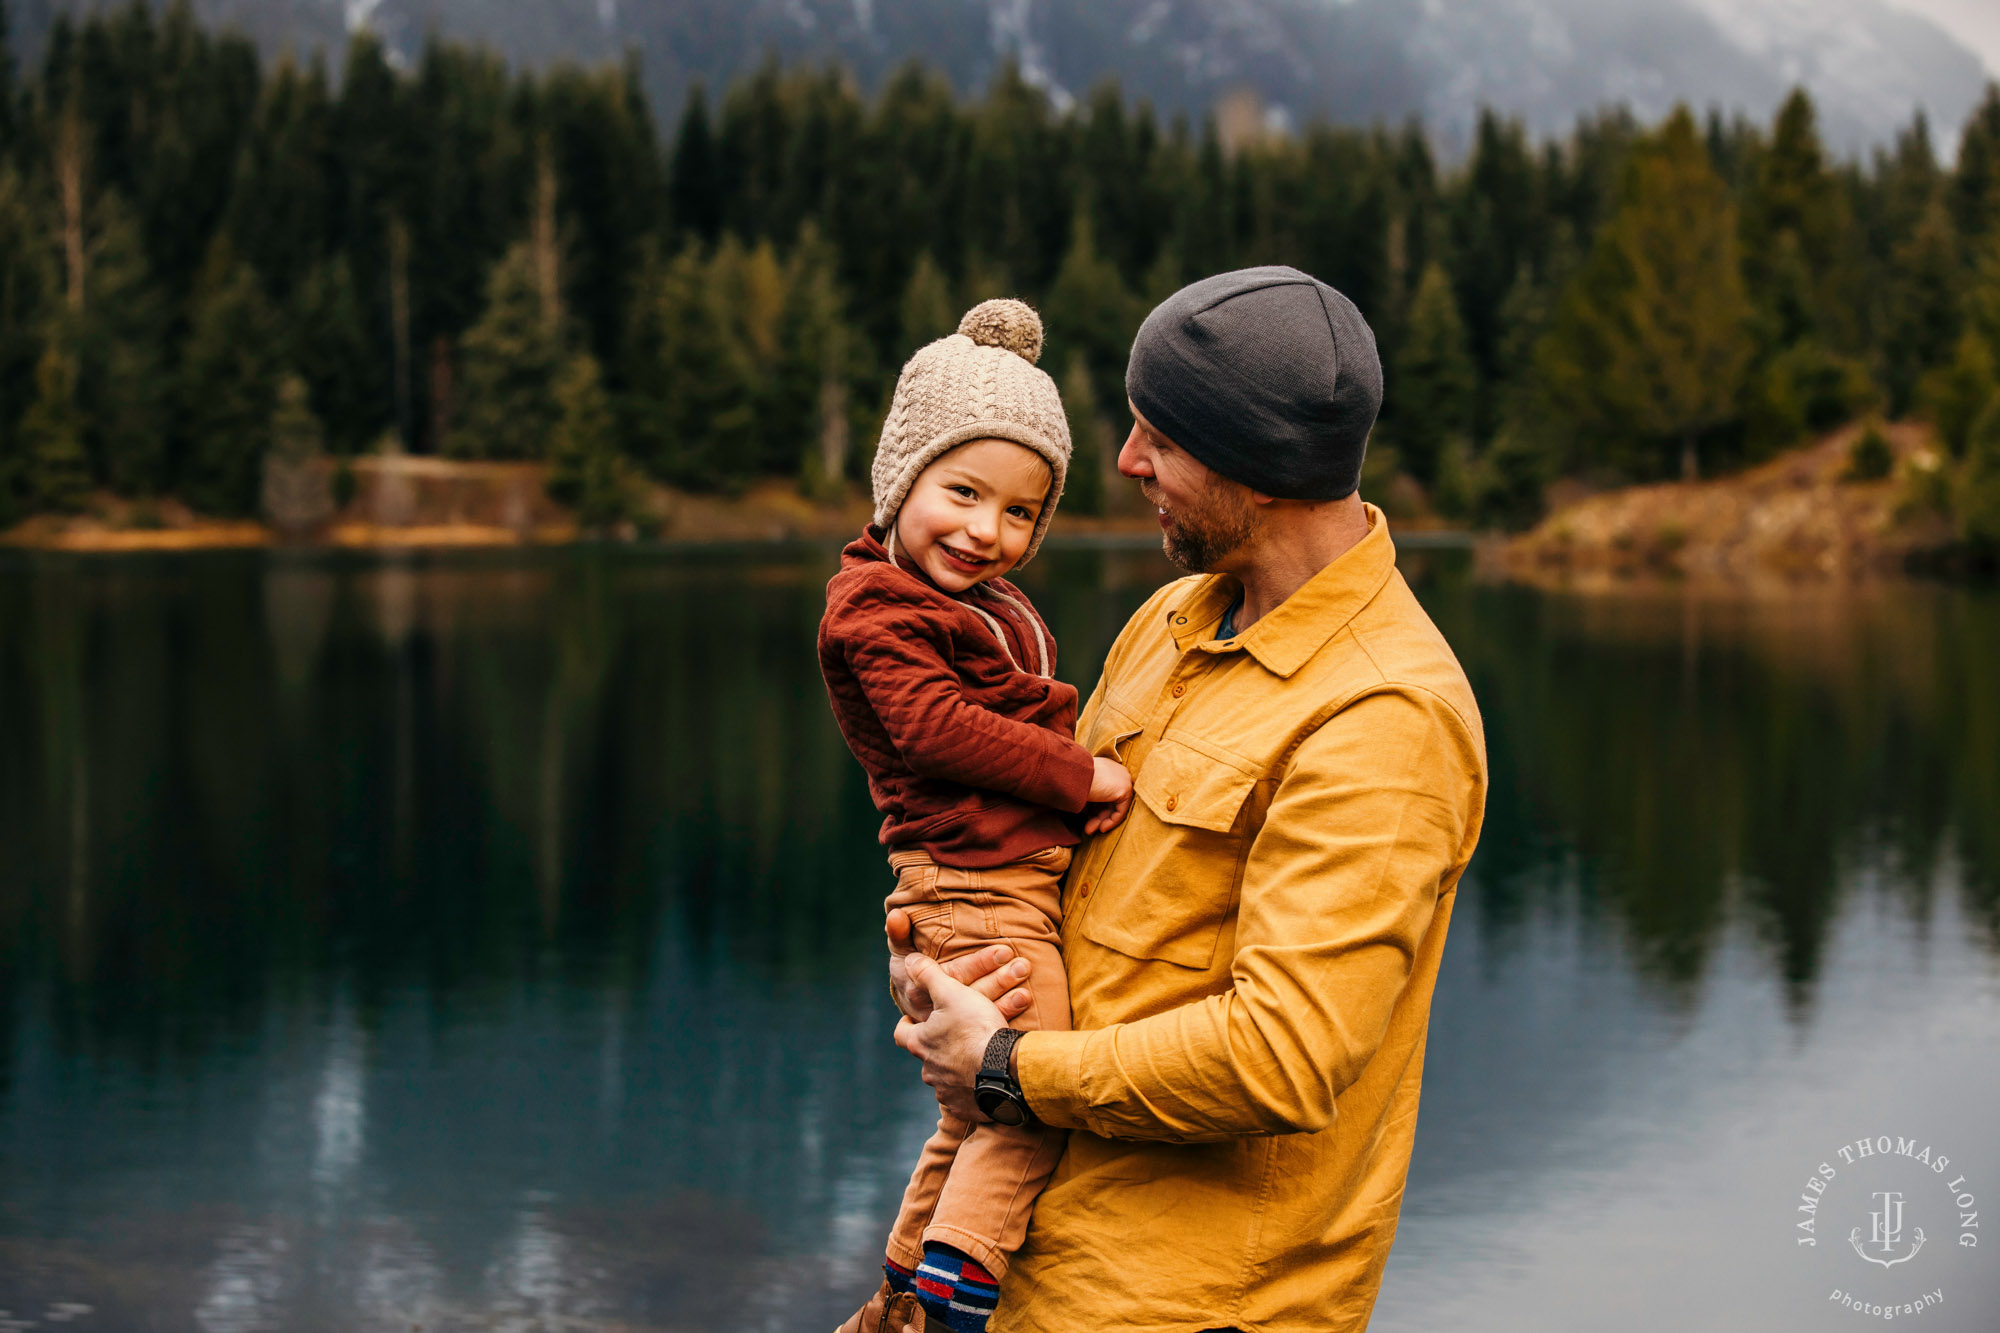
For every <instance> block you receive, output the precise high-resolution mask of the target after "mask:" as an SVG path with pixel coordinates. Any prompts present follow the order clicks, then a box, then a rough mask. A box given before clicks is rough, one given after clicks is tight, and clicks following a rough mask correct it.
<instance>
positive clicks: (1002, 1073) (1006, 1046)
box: [979, 1028, 1025, 1094]
mask: <svg viewBox="0 0 2000 1333" xmlns="http://www.w3.org/2000/svg"><path fill="white" fill-rule="evenodd" d="M1023 1035H1025V1034H1023V1033H1022V1032H1021V1031H1020V1029H1018V1028H1001V1029H1000V1030H999V1031H998V1032H995V1033H994V1034H993V1035H992V1037H990V1038H988V1039H987V1042H986V1054H985V1056H984V1057H983V1058H982V1059H981V1060H980V1062H979V1076H980V1077H981V1078H998V1079H1005V1080H1006V1081H1007V1084H1008V1086H1009V1087H1011V1088H1013V1090H1014V1091H1015V1093H1016V1094H1018V1093H1019V1092H1020V1088H1019V1086H1018V1085H1016V1084H1015V1082H1014V1074H1013V1062H1014V1060H1013V1057H1014V1043H1015V1042H1018V1041H1019V1040H1021V1038H1022V1036H1023Z"/></svg>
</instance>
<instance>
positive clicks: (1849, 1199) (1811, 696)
mask: <svg viewBox="0 0 2000 1333" xmlns="http://www.w3.org/2000/svg"><path fill="white" fill-rule="evenodd" d="M835 562H836V552H835V551H834V549H833V548H831V547H812V546H804V547H762V548H745V549H709V550H598V549H582V548H579V549H570V550H560V551H548V552H538V553H512V554H487V555H479V554H461V555H451V556H435V557H430V556H410V557H330V556H315V555H294V554H287V553H275V554H268V555H266V554H227V555H222V554H218V555H189V556H178V557H153V558H141V557H121V558H98V559H75V558H63V557H55V556H23V555H12V556H6V557H4V558H0V849H4V856H3V857H0V1329H20V1328H28V1327H40V1328H56V1327H66V1328H74V1329H107V1330H109V1329H116V1330H123V1329H146V1330H183V1329H187V1330H203V1331H204V1333H248V1330H254V1329H283V1330H322V1329H324V1330H382V1331H384V1333H387V1331H389V1330H396V1331H398V1333H401V1331H403V1330H410V1329H413V1328H419V1327H420V1328H422V1329H423V1330H428V1331H437V1330H458V1329H464V1330H474V1329H477V1330H489V1329H491V1330H500V1329H505V1330H531V1329H605V1330H611V1329H621V1330H641V1329H644V1330H676V1331H677V1333H688V1331H691V1330H704V1331H705V1330H723V1329H729V1330H742V1329H755V1330H771V1331H772V1333H777V1331H779V1330H809V1329H830V1328H831V1327H832V1326H833V1325H834V1324H835V1322H837V1321H838V1320H839V1319H840V1318H842V1317H844V1316H845V1315H846V1314H847V1313H848V1312H849V1311H851V1310H852V1308H853V1307H854V1306H855V1305H856V1304H858V1302H859V1300H860V1299H861V1297H862V1296H863V1295H865V1294H866V1293H867V1292H868V1291H869V1290H871V1289H872V1288H873V1286H874V1282H875V1273H876V1269H875V1265H876V1264H877V1263H878V1262H879V1257H880V1253H881V1241H882V1238H883V1234H884V1232H885V1229H886V1226H887V1223H888V1220H889V1218H890V1217H891V1215H892V1214H893V1212H894V1208H895V1204H896V1200H897V1198H898V1196H899V1193H900V1190H901V1186H902V1182H903V1180H904V1178H905V1175H906V1173H907V1170H908V1167H909V1165H910V1163H911V1162H912V1161H913V1159H914V1153H915V1150H916V1147H917V1145H918V1144H919V1143H920V1142H921V1141H922V1140H923V1138H924V1137H925V1135H926V1133H927V1131H928V1129H929V1125H930V1122H931V1119H932V1117H933V1114H934V1106H933V1104H932V1102H931V1101H930V1099H929V1097H928V1096H927V1095H926V1093H925V1090H924V1088H923V1087H922V1085H921V1084H920V1083H919V1082H918V1081H917V1076H916V1074H917V1071H916V1068H915V1066H914V1064H913V1063H912V1062H911V1061H909V1059H908V1058H907V1057H905V1056H903V1055H902V1054H901V1053H900V1052H898V1051H896V1050H895V1049H894V1047H893V1046H892V1045H891V1044H890V1042H889V1038H888V1033H889V1029H890V1026H891V1017H892V1011H891V1009H890V1007H889V1004H888V1000H887V997H886V994H885V988H884V986H883V984H882V976H883V974H882V947H881V943H880V912H881V908H880V901H881V897H882V894H883V893H884V892H885V890H886V886H887V883H888V877H887V872H886V869H885V866H884V863H883V858H882V854H881V850H880V849H879V848H878V847H877V846H876V845H875V841H874V833H875V828H876V825H877V823H878V820H877V817H876V815H875V813H874V811H873V809H872V808H871V806H870V805H869V802H868V798H867V794H866V791H865V789H864V786H863V781H862V777H861V773H860V770H859V768H858V766H857V765H856V764H855V763H854V761H853V760H852V759H851V758H850V757H849V755H848V754H847V752H846V750H845V748H844V747H843V746H842V744H841V741H840V738H839V735H838V733H837V732H836V731H835V729H834V726H833V722H832V719H831V716H830V714H829V712H828V709H827V705H826V701H825V696H824V693H823V690H822V687H821V685H820V681H819V677H818V671H817V665H816V661H815V657H814V652H813V638H814V630H815V627H816V624H817V621H818V616H819V612H820V607H821V588H822V586H823V585H824V582H825V580H826V579H827V577H828V576H829V575H830V574H831V573H832V571H833V569H834V568H835ZM1402 563H1403V567H1404V571H1405V573H1406V574H1407V575H1408V576H1409V578H1410V579H1411V581H1412V583H1413V585H1415V586H1416V587H1417V589H1418V592H1419V594H1420V596H1421V597H1422V598H1423V600H1424V602H1425V604H1426V606H1427V607H1428V608H1429V609H1430V611H1431V614H1432V615H1433V616H1434V617H1435V619H1436V620H1437V622H1438V624H1439V626H1440V627H1441V628H1442V629H1443V631H1444V632H1445V634H1446V636H1447V637H1448V638H1449V639H1450V640H1451V642H1452V644H1453V646H1454V648H1455V649H1456V650H1457V652H1458V653H1459V655H1460V658H1461V660H1462V661H1463V662H1464V663H1465V666H1466V669H1467V672H1468V673H1469V675H1470V676H1471V678H1472V682H1473V686H1474V688H1475V690H1476V691H1477V693H1478V695H1479V699H1480V701H1481V705H1482V708H1483V709H1484V712H1485V720H1486V726H1487V733H1488V740H1489V745H1490V749H1491V763H1492V776H1493V784H1492V796H1491V800H1490V803H1489V807H1488V817H1487V825H1486V833H1485V837H1484V840H1483V843H1482V845H1481V848H1480V851H1479V855H1478V857H1477V859H1476V860H1475V862H1474V864H1473V867H1472V870H1471V871H1470V872H1469V874H1468V875H1467V876H1466V878H1465V881H1464V883H1463V884H1462V885H1461V887H1460V889H1459V891H1458V892H1459V904H1458V908H1457V912H1456V916H1455V919H1454V921H1453V924H1452V933H1451V937H1450V943H1449V947H1448V948H1447V950H1446V952H1445V963H1444V974H1443V976H1442V978H1441V980H1440V984H1439V986H1438V990H1437V996H1436V1001H1435V1008H1434V1013H1433V1020H1432V1026H1431V1035H1430V1047H1429V1052H1428V1058H1427V1064H1426V1071H1425V1074H1426V1076H1425V1086H1424V1100H1423V1108H1422V1114H1421V1119H1420V1123H1419V1130H1418V1136H1417V1148H1416V1157H1415V1161H1414V1165H1413V1168H1412V1171H1411V1176H1410V1183H1409V1190H1408V1195H1407V1198H1406V1202H1405V1207H1404V1213H1403V1225H1402V1230H1401V1233H1400V1235H1399V1239H1398V1242H1397V1246H1396V1249H1395V1252H1394V1255H1393V1257H1392V1259H1391V1261H1390V1264H1389V1269H1388V1274H1387V1277H1386V1280H1385V1282H1384V1286H1383V1291H1382V1296H1381V1300H1380V1303H1379V1305H1378V1307H1377V1312H1376V1317H1375V1320H1374V1324H1373V1328H1375V1329H1377V1330H1383V1331H1385V1333H1392V1331H1402V1330H1408V1331H1410V1333H1416V1331H1418V1330H1439V1329H1476V1330H1481V1331H1482V1333H1514V1331H1515V1330H1520V1331H1521V1333H1526V1331H1527V1330H1536V1331H1537V1333H1540V1331H1541V1330H1546V1329H1551V1328H1553V1329H1584V1328H1590V1329H1616V1330H1619V1333H1655V1331H1657V1333H1681V1331H1682V1330H1687V1329H1702V1330H1745V1331H1746V1333H1747V1331H1748V1330H1757V1331H1758V1333H1768V1331H1770V1330H1791V1329H1798V1330H1811V1329H1820V1328H1832V1327H1848V1326H1854V1325H1856V1324H1857V1323H1860V1324H1866V1323H1870V1322H1872V1321H1875V1320H1877V1319H1879V1318H1880V1315H1879V1314H1873V1313H1870V1312H1869V1308H1868V1307H1870V1306H1873V1307H1881V1306H1884V1305H1886V1306H1891V1307H1898V1308H1900V1306H1899V1303H1909V1304H1911V1305H1912V1306H1913V1307H1915V1308H1916V1313H1918V1314H1920V1315H1921V1317H1922V1320H1923V1327H1925V1328H1928V1329H1934V1330H1937V1329H1955V1330H1967V1331H1971V1330H1983V1331H1988V1333H1990V1330H1992V1329H1993V1328H1995V1327H1996V1326H2000V1253H1996V1250H2000V1238H1996V1237H1995V1236H1994V1235H1992V1234H1991V1232H1992V1231H1993V1229H1994V1228H1993V1227H1992V1226H1990V1225H1989V1226H1987V1227H1985V1228H1984V1229H1981V1227H1980V1225H1979V1219H1978V1217H1977V1216H1976V1214H1977V1213H1979V1212H1981V1211H1984V1212H1986V1213H1988V1214H1989V1215H1991V1216H1996V1217H2000V1212H1995V1209H2000V595H1996V594H1995V593H1994V592H1993V591H1990V590H1986V591H1981V590H1975V589H1964V588H1953V587H1946V586H1939V585H1930V584H1903V585H1897V584H1886V585H1880V586H1875V587H1870V588H1864V589H1858V590H1845V591H1823V590H1822V591H1805V592H1798V593H1795V594H1791V595H1783V596H1779V595H1772V594H1768V593H1757V594H1753V593H1739V594H1724V593H1715V592H1699V591H1694V590H1676V589H1673V588H1666V589H1655V590H1651V591H1645V592H1634V593H1633V594H1631V595H1629V596H1625V597H1620V598H1617V599H1605V598H1593V597H1585V596H1581V595H1570V594H1563V593H1550V592H1539V591H1533V590H1529V589H1525V588H1520V587H1510V586H1505V585H1499V584H1494V583H1488V582H1484V581H1481V580H1480V579H1479V578H1477V577H1475V575H1474V572H1473V570H1472V568H1471V564H1470V561H1469V558H1468V557H1467V556H1466V554H1465V553H1463V552H1453V551H1446V550H1406V551H1405V552H1404V555H1403V559H1402ZM1170 572H1171V571H1170V570H1169V569H1168V567H1167V566H1166V565H1165V563H1164V562H1163V561H1162V560H1161V559H1160V557H1159V556H1158V554H1157V553H1156V552H1152V551H1149V550H1144V549H1121V548H1117V547H1110V548H1104V547H1077V546H1070V547H1059V546H1053V545H1052V547H1051V549H1050V550H1049V551H1048V552H1047V553H1046V554H1045V555H1044V556H1043V557H1042V558H1041V559H1040V560H1039V561H1038V562H1037V563H1036V565H1035V566H1034V567H1032V568H1031V569H1030V570H1029V571H1026V572H1025V574H1024V577H1023V579H1022V582H1023V583H1024V584H1026V585H1027V586H1028V588H1029V590H1030V591H1031V592H1032V593H1033V594H1034V596H1035V597H1036V599H1037V601H1038V603H1039V604H1040V605H1041V606H1042V608H1043V610H1044V611H1045V613H1046V614H1047V615H1048V618H1049V620H1050V621H1051V623H1052V625H1053V627H1054V629H1055V630H1056V632H1057V635H1058V637H1059V640H1060V643H1061V645H1062V662H1061V673H1060V674H1062V675H1064V676H1065V677H1066V678H1068V679H1070V680H1072V681H1075V682H1078V683H1080V684H1082V685H1084V686H1085V688H1088V685H1089V683H1090V681H1091V680H1092V679H1094V676H1095V668H1096V665H1097V664H1098V663H1099V662H1101V660H1102V656H1103V653H1104V650H1105V648H1106V647H1107V646H1108V644H1109V643H1110V640H1111V638H1112V636H1113V634H1114V633H1115V632H1116V631H1117V629H1118V627H1119V626H1120V625H1121V624H1122V623H1123V620H1124V618H1125V616H1126V615H1127V614H1128V613H1129V612H1130V611H1131V610H1132V609H1133V608H1134V607H1135V606H1137V605H1138V603H1139V602H1140V601H1141V600H1142V599H1143V598H1144V596H1145V595H1146V594H1147V593H1148V592H1150V591H1151V590H1152V588H1154V587H1155V586H1157V585H1158V583H1159V582H1161V581H1162V580H1163V579H1164V578H1166V577H1167V576H1168V575H1169V574H1170ZM1878 1142H1879V1143H1880V1144H1881V1145H1882V1147H1881V1149H1880V1150H1879V1151H1878V1150H1877V1146H1876V1145H1877V1144H1878ZM1857 1144H1861V1145H1862V1146H1861V1147H1859V1148H1857V1147H1856V1145H1857ZM1919 1149H1921V1150H1922V1154H1923V1155H1922V1156H1921V1157H1920V1156H1919ZM1843 1152H1844V1153H1845V1155H1843ZM1938 1157H1948V1158H1949V1159H1950V1162H1949V1166H1948V1167H1947V1168H1944V1169H1939V1168H1938V1167H1937V1165H1936V1159H1937V1158H1938ZM1822 1165H1824V1166H1825V1167H1827V1168H1829V1170H1830V1171H1831V1173H1832V1174H1830V1175H1822V1174H1821V1167H1822ZM1813 1182H1817V1185H1815V1184H1814V1183H1813ZM1889 1196H1894V1197H1893V1199H1892V1198H1890V1197H1889ZM1802 1201H1803V1202H1802ZM1805 1204H1813V1205H1816V1207H1815V1208H1814V1209H1813V1210H1811V1211H1801V1210H1802V1207H1803V1206H1804V1205H1805ZM1982 1204H1983V1207H1982ZM1817 1205H1823V1206H1817ZM1967 1214H1973V1215H1974V1216H1972V1217H1971V1218H1970V1219H1969V1220H1968V1217H1967ZM1802 1220H1811V1221H1816V1222H1817V1226H1816V1227H1815V1228H1814V1230H1813V1231H1812V1232H1810V1233H1808V1232H1806V1231H1803V1230H1801V1229H1800V1227H1799V1225H1798V1224H1799V1223H1800V1222H1801V1221H1802ZM1919 1230H1921V1231H1922V1232H1923V1233H1924V1237H1925V1239H1924V1241H1923V1243H1922V1247H1921V1249H1920V1250H1916V1249H1912V1246H1913V1245H1915V1244H1916V1240H1915V1233H1916V1232H1917V1231H1919ZM1807 1238H1810V1239H1813V1240H1814V1241H1815V1242H1816V1243H1815V1244H1813V1245H1811V1246H1807V1245H1803V1244H1801V1243H1799V1242H1800V1241H1801V1240H1802V1239H1807ZM1968 1238H1970V1240H1971V1242H1973V1243H1968ZM1980 1241H1983V1242H1984V1243H1983V1244H1980V1243H1977V1242H1980ZM1932 1291H1937V1292H1939V1293H1941V1294H1940V1296H1939V1297H1938V1299H1937V1301H1936V1302H1934V1303H1932V1304H1929V1305H1923V1306H1918V1305H1917V1303H1918V1302H1921V1301H1923V1300H1924V1299H1925V1296H1924V1293H1929V1292H1932ZM1829 1293H1834V1294H1833V1295H1832V1296H1831V1297H1830V1295H1829ZM1842 1294H1845V1296H1846V1297H1847V1301H1845V1302H1844V1301H1843V1299H1842ZM1854 1300H1859V1301H1860V1302H1861V1304H1862V1306H1863V1307H1864V1308H1863V1309H1861V1310H1859V1311H1857V1310H1856V1309H1855V1308H1853V1305H1852V1302H1853V1301H1854Z"/></svg>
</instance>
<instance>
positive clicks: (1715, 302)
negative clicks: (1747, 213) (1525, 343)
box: [1536, 108, 1752, 477]
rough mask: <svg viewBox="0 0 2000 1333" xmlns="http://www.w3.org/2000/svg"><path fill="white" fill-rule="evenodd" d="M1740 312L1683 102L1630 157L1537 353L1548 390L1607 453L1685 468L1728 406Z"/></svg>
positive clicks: (1741, 298)
mask: <svg viewBox="0 0 2000 1333" xmlns="http://www.w3.org/2000/svg"><path fill="white" fill-rule="evenodd" d="M1749 318H1750V305H1749V301H1748V298H1747V297H1746V296H1745V294H1744V290H1743V279H1742V272H1741V268H1740V266H1739V264H1738V261H1737V253H1736V218H1735V210H1734V208H1733V206H1732V205H1731V204H1730V202H1729V198H1728V194H1727V190H1726V188H1725V186H1724V185H1723V182H1722V180H1721V178H1720V177H1718V176H1717V175H1716V174H1715V172H1714V170H1713V169H1712V168H1711V167H1710V166H1709V163H1708V155H1707V152H1706V151H1705V150H1704V148H1703V146H1702V142H1701V139H1700V137H1699V136H1698V135H1697V134H1696V132H1695V127H1694V118H1693V117H1692V116H1690V115H1689V114H1688V113H1687V111H1686V109H1685V108H1683V109H1680V110H1678V111H1676V112H1675V113H1674V114H1673V115H1672V116H1671V117H1670V118H1669V119H1668V120H1667V122H1666V124H1665V125H1664V126H1663V127H1662V128H1661V129H1660V130H1659V132H1658V133H1656V134H1655V135H1653V136H1650V137H1649V139H1648V140H1647V141H1645V142H1644V143H1643V144H1642V145H1641V146H1640V147H1639V149H1638V150H1637V151H1635V153H1634V154H1633V157H1632V160H1631V162H1630V164H1629V165H1628V167H1627V169H1626V177H1625V183H1624V186H1623V189H1622V191H1621V198H1620V202H1619V206H1618V211H1617V212H1616V213H1614V214H1613V215H1612V216H1611V218H1610V219H1609V220H1608V221H1607V222H1606V223H1605V225H1604V227H1603V229H1602V230H1601V231H1600V232H1599V234H1598V236H1597V238H1596V242H1595V244H1594V245H1593V247H1592V251H1591V255H1590V258H1589V260H1588V262H1587V263H1586V264H1585V266H1584V269H1583V271H1582V272H1581V273H1580V274H1579V275H1578V278H1577V280H1576V281H1575V282H1574V283H1573V284H1572V285H1571V288H1570V291H1569V293H1568V295H1567V296H1566V298H1565V300H1564V302H1563V306H1562V309H1561V311H1560V313H1559V314H1558V316H1557V318H1556V322H1555V326H1554V327H1553V328H1552V329H1551V331H1550V333H1549V336H1548V337H1546V338H1544V339H1543V341H1542V343H1541V345H1540V347H1539V348H1538V350H1537V358H1536V359H1537V363H1538V369H1539V371H1540V375H1541V379H1542V388H1543V391H1544V392H1546V393H1547V394H1548V397H1549V401H1550V402H1551V403H1552V404H1553V405H1554V406H1555V407H1556V409H1557V410H1558V411H1561V412H1562V413H1564V415H1565V416H1567V417H1568V418H1569V420H1571V421H1572V422H1574V423H1575V424H1576V425H1577V426H1578V427H1579V428H1580V429H1581V430H1583V431H1584V432H1587V433H1588V432H1594V433H1596V436H1597V438H1596V439H1595V440H1594V448H1595V450H1596V451H1597V453H1598V454H1599V456H1600V457H1601V458H1602V460H1603V461H1604V462H1606V463H1610V464H1611V465H1613V466H1614V467H1622V468H1627V469H1633V470H1637V471H1640V472H1642V473H1644V472H1652V473H1655V474H1657V473H1658V472H1659V471H1663V470H1665V469H1663V468H1662V467H1661V466H1660V464H1661V463H1663V462H1664V461H1665V460H1666V459H1667V458H1670V457H1674V456H1676V455H1677V456H1678V458H1679V462H1680V471H1681V475H1682V476H1683V477H1693V476H1694V475H1696V473H1697V470H1698V466H1699V463H1698V460H1699V455H1698V452H1697V450H1698V442H1699V440H1700V438H1701V436H1702V434H1703V433H1704V432H1707V431H1710V430H1712V429H1714V428H1715V427H1717V426H1719V425H1722V424H1723V423H1725V422H1727V421H1729V420H1730V419H1731V418H1732V417H1733V415H1734V414H1735V411H1736V405H1737V402H1738V400H1739V398H1740V395H1741V392H1742V386H1743V382H1744V374H1745V371H1746V369H1747V368H1748V365H1749V361H1750V355H1751V350H1752V348H1751V343H1750V339H1749V334H1748V332H1747V325H1748V322H1749ZM1661 446H1664V448H1662V447H1661ZM1652 450H1657V451H1658V452H1654V453H1653V454H1652V457H1653V458H1654V459H1656V460H1658V461H1655V462H1653V463H1652V465H1651V466H1647V461H1646V456H1645V455H1646V452H1647V451H1652Z"/></svg>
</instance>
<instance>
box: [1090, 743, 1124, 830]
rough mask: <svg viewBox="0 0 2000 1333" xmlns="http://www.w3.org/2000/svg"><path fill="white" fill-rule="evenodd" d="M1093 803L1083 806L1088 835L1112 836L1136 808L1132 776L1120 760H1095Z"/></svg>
mask: <svg viewBox="0 0 2000 1333" xmlns="http://www.w3.org/2000/svg"><path fill="white" fill-rule="evenodd" d="M1090 762H1091V764H1092V765H1093V768H1092V770H1091V775H1090V797H1089V801H1090V803H1089V804H1088V805H1086V806H1084V807H1083V815H1084V819H1083V831H1084V832H1085V833H1109V832H1110V831H1111V830H1112V829H1115V828H1117V827H1118V826H1119V825H1120V824H1122V823H1123V822H1124V821H1125V812H1126V811H1127V810H1130V809H1131V808H1132V774H1131V772H1130V771H1129V770H1128V769H1127V768H1126V767H1125V765H1123V764H1121V763H1119V762H1118V761H1117V760H1116V759H1105V758H1102V757H1099V758H1095V759H1092V760H1091V761H1090Z"/></svg>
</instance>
